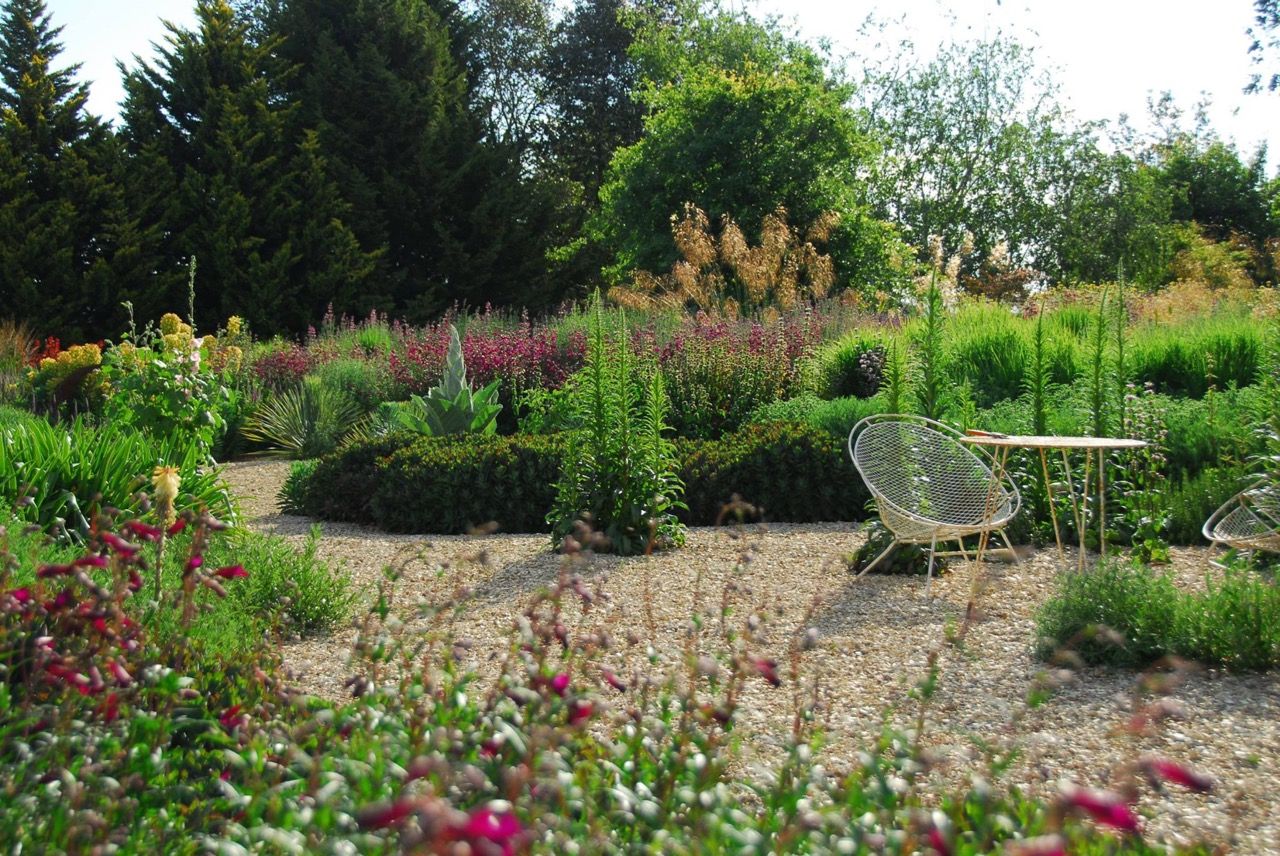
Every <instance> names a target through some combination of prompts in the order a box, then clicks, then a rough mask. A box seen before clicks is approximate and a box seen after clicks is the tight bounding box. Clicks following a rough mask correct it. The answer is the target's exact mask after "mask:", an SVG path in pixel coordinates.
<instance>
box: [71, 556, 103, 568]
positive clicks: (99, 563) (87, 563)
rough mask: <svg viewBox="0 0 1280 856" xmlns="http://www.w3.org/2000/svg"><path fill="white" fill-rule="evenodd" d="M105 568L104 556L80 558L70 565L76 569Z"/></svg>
mask: <svg viewBox="0 0 1280 856" xmlns="http://www.w3.org/2000/svg"><path fill="white" fill-rule="evenodd" d="M106 566H107V557H106V556H81V557H80V558H79V559H76V560H75V563H74V564H73V565H72V567H76V568H105V567H106Z"/></svg>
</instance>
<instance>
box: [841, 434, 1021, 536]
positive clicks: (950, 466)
mask: <svg viewBox="0 0 1280 856" xmlns="http://www.w3.org/2000/svg"><path fill="white" fill-rule="evenodd" d="M961 436H962V435H960V433H959V432H958V431H955V430H954V429H952V428H949V427H948V426H946V425H942V424H941V423H938V422H934V421H933V420H931V419H925V418H924V417H918V416H908V415H900V414H880V415H877V416H871V417H868V418H866V419H864V420H862V421H861V422H859V423H858V424H857V425H856V426H854V428H853V430H852V431H851V432H849V454H850V456H851V457H852V458H853V464H854V466H855V467H857V469H858V472H859V474H861V475H862V478H863V480H864V481H865V482H866V483H867V487H868V489H870V491H871V493H872V495H873V496H874V497H875V498H876V501H877V502H880V503H888V504H889V505H890V506H891V507H892V508H893V510H894V511H896V512H898V513H899V514H904V515H907V516H910V517H913V518H916V519H918V520H921V521H925V522H928V523H940V524H948V525H955V526H966V525H975V524H978V523H981V522H983V521H986V520H990V519H992V518H999V519H1007V518H1008V517H1012V515H1013V514H1014V513H1015V512H1016V511H1017V508H1018V505H1019V504H1020V502H1021V498H1020V497H1019V495H1018V492H1017V489H1016V488H1014V487H1013V486H1012V485H1011V484H1008V483H1006V481H1005V480H1002V481H1001V483H1000V484H998V485H997V484H993V482H994V479H993V477H992V472H991V468H990V467H989V466H988V465H987V464H986V462H984V461H983V460H982V459H981V458H980V457H978V455H977V454H975V453H974V451H973V450H972V449H970V448H969V447H968V446H965V445H964V444H962V443H961V442H960V439H959V438H960V437H961Z"/></svg>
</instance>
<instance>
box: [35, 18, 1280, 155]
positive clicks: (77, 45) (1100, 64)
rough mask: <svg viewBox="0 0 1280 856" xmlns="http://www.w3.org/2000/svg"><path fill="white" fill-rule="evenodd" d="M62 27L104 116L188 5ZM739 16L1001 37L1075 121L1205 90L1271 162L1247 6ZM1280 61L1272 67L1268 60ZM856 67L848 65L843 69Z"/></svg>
mask: <svg viewBox="0 0 1280 856" xmlns="http://www.w3.org/2000/svg"><path fill="white" fill-rule="evenodd" d="M47 2H48V6H49V10H50V12H51V13H52V14H53V18H54V22H55V23H56V24H61V25H63V26H64V27H65V30H64V32H63V36H62V38H63V42H64V44H65V47H66V50H65V52H64V54H63V56H62V60H63V62H64V63H71V62H79V63H82V64H83V67H82V69H81V75H82V77H83V78H84V79H86V80H88V81H90V82H91V83H92V84H93V86H92V90H91V101H90V107H91V109H92V110H93V111H94V112H96V113H98V114H100V115H103V116H106V117H108V118H111V117H114V116H115V115H116V113H117V109H118V108H117V104H118V102H119V100H120V98H121V89H120V81H119V75H118V73H117V71H116V67H115V62H116V60H117V59H123V60H125V61H131V57H132V56H133V55H134V54H142V55H144V56H146V55H149V54H150V50H151V48H150V45H151V43H152V42H154V41H157V40H160V39H162V38H163V36H164V29H163V26H162V25H161V23H160V21H161V19H162V18H164V19H168V20H170V21H173V22H174V23H177V24H190V23H191V21H192V20H193V14H192V7H193V5H194V4H193V2H192V0H47ZM726 2H727V3H729V4H730V5H737V6H738V7H739V8H741V7H742V6H743V5H748V6H749V7H750V8H752V9H754V10H755V11H757V12H765V13H776V14H779V15H782V16H783V17H785V18H789V19H794V21H795V22H796V23H797V25H798V26H799V28H800V29H801V31H802V32H803V33H804V34H805V35H806V36H807V37H810V38H819V37H822V38H827V39H830V40H831V41H832V42H833V43H834V44H835V46H836V49H837V50H838V51H840V52H850V53H853V54H854V55H855V56H856V52H857V50H858V49H859V47H860V42H859V37H858V30H859V26H860V25H861V23H862V22H863V20H864V19H865V18H866V16H867V15H868V14H869V13H874V14H876V15H877V16H880V17H885V18H899V17H902V18H903V19H904V20H905V23H904V26H905V28H906V31H907V32H908V33H909V34H910V35H911V37H912V38H913V40H914V41H915V42H916V43H917V44H918V45H919V46H920V47H921V48H922V49H927V48H928V46H930V45H937V44H938V43H939V42H940V41H942V40H945V39H947V38H948V37H950V36H952V35H955V36H958V37H961V38H966V37H973V38H982V37H983V36H989V35H993V34H994V33H995V32H997V31H1000V30H1003V31H1005V32H1009V33H1013V34H1015V35H1017V36H1018V37H1020V38H1021V39H1022V40H1024V41H1026V42H1029V43H1032V44H1034V45H1037V46H1038V56H1039V58H1040V61H1041V63H1042V64H1043V65H1045V66H1046V67H1049V68H1053V69H1055V75H1056V79H1057V80H1058V81H1059V83H1060V84H1061V86H1062V92H1063V95H1064V97H1065V98H1066V100H1067V102H1068V103H1069V105H1070V106H1071V107H1072V109H1073V110H1074V112H1075V113H1076V115H1077V116H1079V117H1080V118H1082V119H1115V118H1116V117H1117V116H1119V115H1120V114H1121V113H1128V114H1129V115H1130V117H1131V118H1133V119H1134V120H1135V122H1140V120H1141V119H1142V118H1143V117H1144V116H1145V114H1146V103H1147V98H1148V96H1149V95H1151V94H1153V93H1159V92H1160V91H1162V90H1166V89H1167V90H1170V91H1172V92H1173V94H1174V96H1175V98H1176V99H1177V101H1178V103H1180V104H1182V105H1184V106H1185V107H1187V108H1188V109H1189V108H1190V107H1191V106H1192V105H1193V104H1194V103H1195V102H1196V101H1197V100H1199V98H1200V96H1201V93H1207V94H1208V95H1209V96H1210V97H1211V98H1212V101H1213V109H1212V111H1211V113H1210V116H1211V119H1212V124H1213V127H1214V128H1215V129H1217V130H1218V132H1219V133H1220V134H1221V135H1223V136H1224V137H1227V138H1230V139H1233V140H1235V142H1236V143H1237V144H1238V145H1239V147H1240V148H1241V149H1242V150H1244V151H1252V150H1253V149H1254V147H1255V146H1256V145H1257V144H1258V143H1260V142H1264V141H1265V142H1267V143H1268V148H1269V150H1270V151H1271V156H1270V157H1269V159H1268V161H1269V164H1270V165H1271V169H1270V171H1271V172H1273V173H1274V172H1275V171H1276V170H1277V165H1280V93H1273V94H1266V95H1252V96H1246V95H1244V94H1242V92H1241V90H1242V88H1243V86H1244V84H1245V82H1246V81H1247V80H1248V78H1249V75H1250V73H1251V72H1252V70H1253V67H1252V66H1251V64H1250V62H1249V59H1248V57H1247V55H1246V50H1247V48H1248V44H1249V40H1248V37H1247V36H1246V35H1245V29H1246V27H1247V26H1248V25H1249V23H1250V21H1251V10H1252V5H1253V4H1252V2H1251V0H1212V2H1206V0H952V2H942V0H898V2H891V0H755V2H751V0H726ZM1275 61H1276V62H1278V63H1280V58H1276V60H1275ZM854 64H855V63H851V66H852V65H854Z"/></svg>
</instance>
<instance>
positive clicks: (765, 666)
mask: <svg viewBox="0 0 1280 856" xmlns="http://www.w3.org/2000/svg"><path fill="white" fill-rule="evenodd" d="M752 665H754V666H755V667H756V671H757V672H759V673H760V677H762V678H764V679H765V680H766V681H768V682H769V683H770V684H772V685H773V686H775V687H780V686H782V679H781V678H779V677H778V661H777V660H766V659H764V658H760V659H757V660H754V661H753V662H752Z"/></svg>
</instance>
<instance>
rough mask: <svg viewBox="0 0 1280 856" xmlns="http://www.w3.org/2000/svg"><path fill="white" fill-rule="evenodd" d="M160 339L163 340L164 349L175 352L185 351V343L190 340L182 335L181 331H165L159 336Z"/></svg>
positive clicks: (188, 342)
mask: <svg viewBox="0 0 1280 856" xmlns="http://www.w3.org/2000/svg"><path fill="white" fill-rule="evenodd" d="M160 339H161V341H163V342H164V348H165V350H166V351H174V352H175V353H181V352H182V351H185V350H186V349H187V345H188V344H190V342H191V340H190V339H188V338H187V337H185V336H183V335H182V334H181V333H166V334H165V335H163V336H161V337H160Z"/></svg>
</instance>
